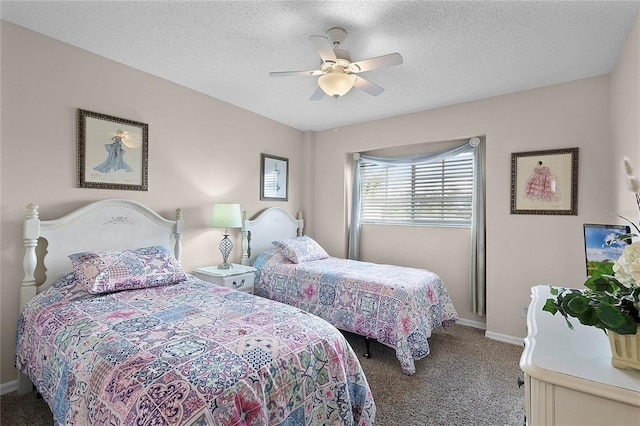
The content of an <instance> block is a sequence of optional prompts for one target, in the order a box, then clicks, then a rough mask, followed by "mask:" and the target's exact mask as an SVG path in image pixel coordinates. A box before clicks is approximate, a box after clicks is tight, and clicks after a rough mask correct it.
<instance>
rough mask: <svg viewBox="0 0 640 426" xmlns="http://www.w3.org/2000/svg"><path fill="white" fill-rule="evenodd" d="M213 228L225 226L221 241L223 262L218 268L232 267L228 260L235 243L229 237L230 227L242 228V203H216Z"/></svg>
mask: <svg viewBox="0 0 640 426" xmlns="http://www.w3.org/2000/svg"><path fill="white" fill-rule="evenodd" d="M211 227H212V228H224V234H223V235H224V238H223V239H222V241H220V253H222V263H221V264H219V265H218V269H231V268H232V267H233V265H231V264H230V263H228V262H227V259H229V254H230V253H231V250H232V249H233V243H232V242H231V240H230V239H229V232H228V229H229V228H241V227H242V216H241V213H240V204H214V205H213V214H212V216H211Z"/></svg>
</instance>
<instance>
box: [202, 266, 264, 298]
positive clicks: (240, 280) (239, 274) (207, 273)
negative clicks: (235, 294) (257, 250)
mask: <svg viewBox="0 0 640 426" xmlns="http://www.w3.org/2000/svg"><path fill="white" fill-rule="evenodd" d="M232 265H233V268H230V269H218V267H217V266H205V267H202V268H198V269H196V270H194V271H193V275H195V276H196V277H197V278H200V279H201V280H203V281H208V282H210V283H214V284H216V285H220V286H223V287H228V288H233V289H235V290H240V291H244V292H245V293H250V294H253V283H254V280H255V277H256V268H254V267H252V266H246V265H239V264H237V263H233V264H232Z"/></svg>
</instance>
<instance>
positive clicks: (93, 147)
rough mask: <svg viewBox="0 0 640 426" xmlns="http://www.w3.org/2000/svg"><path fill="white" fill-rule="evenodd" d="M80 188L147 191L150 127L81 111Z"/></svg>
mask: <svg viewBox="0 0 640 426" xmlns="http://www.w3.org/2000/svg"><path fill="white" fill-rule="evenodd" d="M77 118H78V186H79V187H80V188H102V189H126V190H136V191H148V189H149V186H148V178H147V171H148V149H149V136H148V135H149V126H148V125H147V124H145V123H140V122H137V121H133V120H127V119H126V118H118V117H113V116H110V115H105V114H100V113H97V112H91V111H85V110H83V109H78V117H77Z"/></svg>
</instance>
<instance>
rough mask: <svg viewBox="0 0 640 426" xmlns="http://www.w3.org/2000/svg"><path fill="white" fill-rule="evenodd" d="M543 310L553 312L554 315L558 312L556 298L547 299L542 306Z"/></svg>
mask: <svg viewBox="0 0 640 426" xmlns="http://www.w3.org/2000/svg"><path fill="white" fill-rule="evenodd" d="M542 310H543V311H547V312H551V313H552V314H553V315H555V314H556V312H558V308H556V301H555V300H554V299H547V301H546V302H545V304H544V306H543V307H542Z"/></svg>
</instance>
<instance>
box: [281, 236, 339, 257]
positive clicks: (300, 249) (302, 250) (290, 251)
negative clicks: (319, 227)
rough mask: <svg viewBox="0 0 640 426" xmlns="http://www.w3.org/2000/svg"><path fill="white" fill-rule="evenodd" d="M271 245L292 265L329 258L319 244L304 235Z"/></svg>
mask: <svg viewBox="0 0 640 426" xmlns="http://www.w3.org/2000/svg"><path fill="white" fill-rule="evenodd" d="M272 244H273V245H274V246H276V247H278V248H279V249H280V252H281V253H282V254H283V255H284V256H285V257H286V258H287V259H289V260H290V261H292V262H293V263H304V262H309V261H311V260H320V259H326V258H328V257H329V255H328V254H327V252H326V251H325V250H324V249H323V248H322V247H321V246H320V244H318V243H317V242H316V241H315V240H314V239H312V238H310V237H307V236H306V235H304V236H302V237H295V238H291V239H288V240H280V241H273V242H272Z"/></svg>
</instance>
